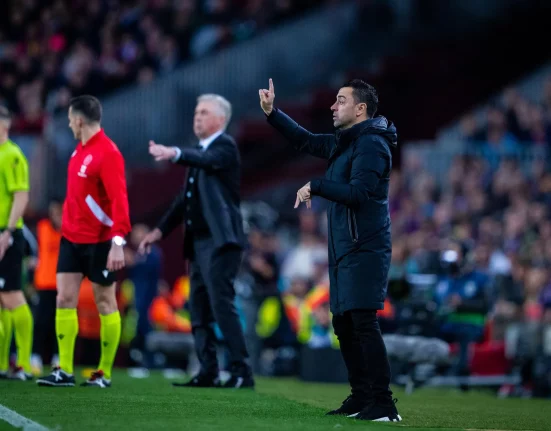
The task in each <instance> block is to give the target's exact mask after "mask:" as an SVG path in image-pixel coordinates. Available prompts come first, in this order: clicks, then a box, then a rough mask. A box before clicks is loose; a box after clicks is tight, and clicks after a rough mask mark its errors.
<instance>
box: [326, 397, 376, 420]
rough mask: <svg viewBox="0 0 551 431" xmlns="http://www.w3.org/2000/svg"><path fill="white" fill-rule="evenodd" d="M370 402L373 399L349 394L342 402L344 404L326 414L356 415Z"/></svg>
mask: <svg viewBox="0 0 551 431" xmlns="http://www.w3.org/2000/svg"><path fill="white" fill-rule="evenodd" d="M370 403H372V401H366V400H363V399H359V398H357V397H355V396H354V395H349V396H348V397H347V398H346V399H345V400H344V401H343V402H342V405H341V406H340V407H339V408H338V409H335V410H331V411H330V412H327V413H326V415H327V416H334V415H343V416H349V417H355V416H356V415H358V414H359V413H360V412H361V411H362V410H363V409H365V408H366V407H367V406H368V405H369V404H370Z"/></svg>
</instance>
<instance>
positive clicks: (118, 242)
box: [111, 235, 126, 247]
mask: <svg viewBox="0 0 551 431" xmlns="http://www.w3.org/2000/svg"><path fill="white" fill-rule="evenodd" d="M111 241H112V242H113V244H115V245H118V246H119V247H122V246H123V245H125V244H126V241H125V240H124V238H123V237H122V236H118V235H117V236H114V237H113V239H112V240H111Z"/></svg>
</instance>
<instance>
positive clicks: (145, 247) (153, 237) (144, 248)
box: [138, 228, 163, 254]
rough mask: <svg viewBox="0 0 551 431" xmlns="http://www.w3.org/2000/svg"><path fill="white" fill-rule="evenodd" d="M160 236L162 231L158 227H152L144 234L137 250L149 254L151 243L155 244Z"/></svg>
mask: <svg viewBox="0 0 551 431" xmlns="http://www.w3.org/2000/svg"><path fill="white" fill-rule="evenodd" d="M162 237H163V233H162V232H161V230H160V229H159V228H155V229H153V230H152V231H151V232H149V233H148V234H147V235H146V236H145V238H144V239H143V240H142V242H141V243H140V246H139V247H138V252H139V253H140V254H149V253H150V252H151V245H152V244H155V243H156V242H157V241H159V240H160V239H161V238H162Z"/></svg>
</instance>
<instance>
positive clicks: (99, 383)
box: [80, 370, 111, 388]
mask: <svg viewBox="0 0 551 431" xmlns="http://www.w3.org/2000/svg"><path fill="white" fill-rule="evenodd" d="M80 386H96V387H98V388H110V387H111V380H107V379H106V378H105V375H104V374H103V371H101V370H98V371H94V372H93V373H92V375H91V376H90V378H89V379H88V380H86V381H85V382H82V383H81V384H80Z"/></svg>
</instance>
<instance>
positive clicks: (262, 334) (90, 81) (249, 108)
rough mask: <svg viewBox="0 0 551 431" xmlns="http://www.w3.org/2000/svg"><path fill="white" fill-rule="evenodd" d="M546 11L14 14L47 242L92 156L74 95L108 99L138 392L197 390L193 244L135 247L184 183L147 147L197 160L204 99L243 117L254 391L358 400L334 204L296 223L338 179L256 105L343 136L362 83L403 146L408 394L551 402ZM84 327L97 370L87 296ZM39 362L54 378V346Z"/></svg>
mask: <svg viewBox="0 0 551 431" xmlns="http://www.w3.org/2000/svg"><path fill="white" fill-rule="evenodd" d="M550 12H551V4H549V2H545V1H531V0H522V1H521V0H500V1H480V0H462V1H425V0H355V1H346V0H326V1H322V0H71V1H69V0H4V1H3V2H2V4H1V5H0V104H2V105H5V106H7V107H8V108H9V109H10V110H12V111H13V112H14V114H15V121H14V124H13V130H12V138H13V139H14V141H15V142H16V143H17V144H18V145H20V147H21V148H22V149H23V151H24V152H25V154H26V156H27V157H28V159H29V163H30V166H31V204H30V207H29V209H28V211H27V215H26V223H27V227H28V229H29V230H30V231H31V232H32V233H34V235H35V236H36V237H37V240H38V243H39V244H40V243H41V242H42V241H47V240H48V239H47V238H45V237H44V236H47V235H48V234H47V233H41V232H42V230H41V229H38V228H37V226H40V222H44V223H47V222H48V220H53V221H55V220H56V217H59V200H60V199H62V198H63V195H64V192H65V184H66V166H67V161H68V159H69V157H70V155H71V153H72V151H73V148H74V146H75V144H76V143H75V141H74V139H73V137H72V134H71V133H70V130H69V128H68V120H67V107H68V102H69V100H70V98H71V97H73V96H77V95H80V94H93V95H95V96H97V97H99V98H100V99H101V101H102V103H103V106H104V120H103V126H104V128H105V130H106V132H107V133H108V134H109V135H110V136H111V137H112V139H113V140H114V141H115V142H116V143H117V145H118V146H119V147H120V149H121V151H122V152H123V154H124V156H125V159H126V163H127V165H126V166H127V175H128V187H129V201H130V208H131V217H132V222H133V225H134V228H133V232H132V234H131V237H130V241H129V243H130V244H129V247H128V249H127V261H128V268H127V269H126V270H125V271H124V272H122V273H121V277H120V280H119V290H118V291H119V306H120V309H121V312H122V313H123V316H124V322H123V325H124V329H123V340H122V347H121V349H120V352H119V357H118V360H117V362H118V365H119V366H121V367H128V368H129V372H131V373H132V375H134V376H136V377H145V376H147V370H149V369H153V368H160V369H164V370H165V372H166V373H167V375H169V374H171V373H172V374H174V373H176V374H177V373H181V372H193V370H194V369H196V367H197V361H196V358H195V356H194V354H193V340H192V337H191V335H190V333H191V330H190V324H189V318H188V314H187V308H186V302H187V295H188V292H189V280H188V278H187V265H186V263H185V262H184V261H183V260H182V254H181V244H182V238H183V235H184V232H183V231H178V232H175V233H173V234H172V236H171V237H170V238H168V239H167V240H165V241H163V242H162V243H161V244H160V245H159V247H158V248H156V249H154V252H153V253H152V254H151V255H150V256H149V257H147V258H144V257H141V256H138V255H136V254H135V252H134V251H133V250H135V248H136V246H137V244H138V243H139V242H140V240H141V238H142V237H143V236H144V235H145V234H146V233H147V231H148V229H150V228H152V227H153V226H154V225H155V223H156V221H157V220H158V219H159V217H160V216H161V215H162V213H163V212H164V211H165V210H166V208H167V207H168V205H169V203H170V202H171V201H172V199H173V197H174V195H175V194H176V193H177V192H178V190H179V189H180V187H182V185H183V181H184V178H185V174H186V172H185V169H182V167H180V166H171V165H169V164H155V163H154V162H153V161H152V159H151V157H150V156H149V155H148V153H147V143H148V141H149V140H150V139H154V140H156V141H157V142H159V143H163V144H166V145H178V146H186V145H193V144H194V137H193V133H192V115H193V110H194V106H195V103H196V97H197V96H198V95H200V94H201V93H205V92H208V93H212V92H214V93H219V94H221V95H223V96H225V97H226V98H227V99H229V100H230V102H231V103H232V104H233V109H234V115H233V119H232V122H231V124H230V126H229V133H231V134H232V135H233V136H234V137H235V138H236V140H237V142H238V145H239V149H240V152H241V157H242V163H243V171H242V172H243V176H242V197H243V204H242V212H243V216H244V221H245V227H246V229H247V234H248V236H249V248H248V250H247V252H246V255H245V258H244V262H243V267H242V270H241V273H240V276H239V278H238V280H237V281H236V290H237V292H238V307H239V311H240V313H241V316H242V321H243V326H244V328H245V333H246V335H247V341H248V344H249V349H250V352H251V355H252V360H253V365H254V368H255V372H256V373H258V374H262V375H272V376H273V375H295V376H299V377H300V378H302V379H304V380H311V381H314V380H316V381H346V373H345V370H344V366H343V364H342V361H341V359H340V353H339V351H338V341H337V340H336V339H335V337H334V334H333V331H332V328H331V323H330V322H331V315H330V312H329V308H328V289H329V286H328V278H327V250H326V242H327V239H326V237H327V229H326V219H325V212H324V210H325V204H324V202H323V200H319V199H315V200H314V202H313V209H312V210H311V211H306V210H294V209H293V204H294V196H295V193H296V191H297V189H298V188H299V187H300V186H302V185H303V184H304V183H306V182H307V181H309V180H310V179H312V178H314V177H317V176H321V175H323V173H324V169H325V165H324V162H323V161H321V162H320V161H319V160H316V159H314V158H312V157H309V156H302V155H299V154H297V153H295V152H293V151H291V150H289V148H288V147H287V146H286V143H285V142H284V141H283V140H282V139H281V137H280V136H279V135H277V134H276V133H275V132H274V131H273V130H272V129H271V128H270V127H269V126H268V125H267V123H266V121H265V118H264V115H263V113H262V112H261V110H260V107H259V102H258V93H257V90H258V89H259V88H265V87H266V86H267V83H268V78H270V77H271V78H273V79H274V82H275V87H276V103H277V106H278V107H279V108H280V109H282V110H284V111H285V112H286V113H288V114H289V115H290V116H292V117H293V118H294V119H295V120H296V121H298V122H299V123H300V124H301V125H303V126H304V127H306V128H308V129H310V130H311V131H314V132H331V131H332V123H331V115H330V111H329V107H330V106H331V104H332V103H333V101H334V98H335V95H336V92H337V91H338V88H339V87H340V85H341V84H342V83H343V82H345V81H346V80H347V79H349V78H361V79H364V80H366V81H367V82H369V83H370V84H372V85H374V86H375V87H376V89H377V90H378V92H379V97H380V107H379V114H380V115H384V116H386V117H387V118H389V119H390V120H391V121H393V122H394V123H395V124H396V126H397V129H398V136H399V145H398V149H397V150H396V151H395V153H394V171H393V173H392V180H391V197H390V207H391V214H392V221H393V254H392V266H391V269H390V276H389V297H388V299H387V301H386V306H385V309H384V310H383V311H382V312H380V319H381V326H382V329H383V331H384V334H385V342H386V344H387V349H388V350H389V353H390V355H391V358H392V366H393V373H394V383H396V384H399V385H405V386H406V387H407V388H408V390H409V391H412V390H414V389H416V388H418V387H420V386H423V385H427V386H431V385H432V386H434V385H451V386H457V387H460V388H461V389H463V390H469V389H471V388H472V387H475V386H483V387H490V388H492V389H493V390H495V392H496V394H497V395H498V396H503V397H505V396H522V397H532V396H536V397H549V396H551V330H550V328H551V272H550V266H549V262H550V261H551V218H550V210H551V172H549V146H550V144H551V45H550V44H549V43H547V42H546V40H548V38H549V37H548V36H549V34H548V17H549V13H550ZM54 224H55V223H54ZM43 253H44V254H45V255H41V253H37V252H36V251H34V252H33V248H32V247H31V248H30V251H29V258H28V260H27V268H26V276H27V277H26V279H25V280H26V281H25V284H26V286H25V287H26V292H27V294H28V297H29V299H30V301H31V303H32V302H33V301H34V302H36V298H37V290H39V289H41V288H42V286H43V285H44V283H42V282H40V283H37V282H36V280H35V278H36V277H35V271H34V269H35V267H36V264H37V261H43V262H44V261H52V260H48V259H52V258H53V261H55V257H52V256H47V254H48V251H47V249H46V251H44V252H43ZM45 284H48V283H45ZM368 286H369V280H366V288H368ZM79 320H80V322H79V323H80V334H79V344H78V347H77V362H78V363H80V364H94V363H95V361H96V360H97V356H98V355H99V341H98V340H99V319H98V317H97V310H95V305H94V303H93V296H92V294H91V290H90V286H89V284H88V282H87V281H85V282H84V283H83V286H82V290H81V297H80V302H79ZM219 341H220V356H221V359H222V360H223V359H224V340H223V338H222V336H221V335H220V337H219ZM35 344H37V346H36V347H35V355H34V357H33V364H34V366H35V369H36V372H37V373H38V372H39V370H40V368H41V367H43V366H46V365H47V363H49V361H50V360H51V357H52V355H55V347H54V346H53V345H52V343H50V345H46V346H43V345H42V343H41V342H38V343H37V342H36V340H35ZM38 344H40V345H38ZM54 344H55V343H54ZM44 352H46V353H44ZM172 374H171V375H172Z"/></svg>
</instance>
